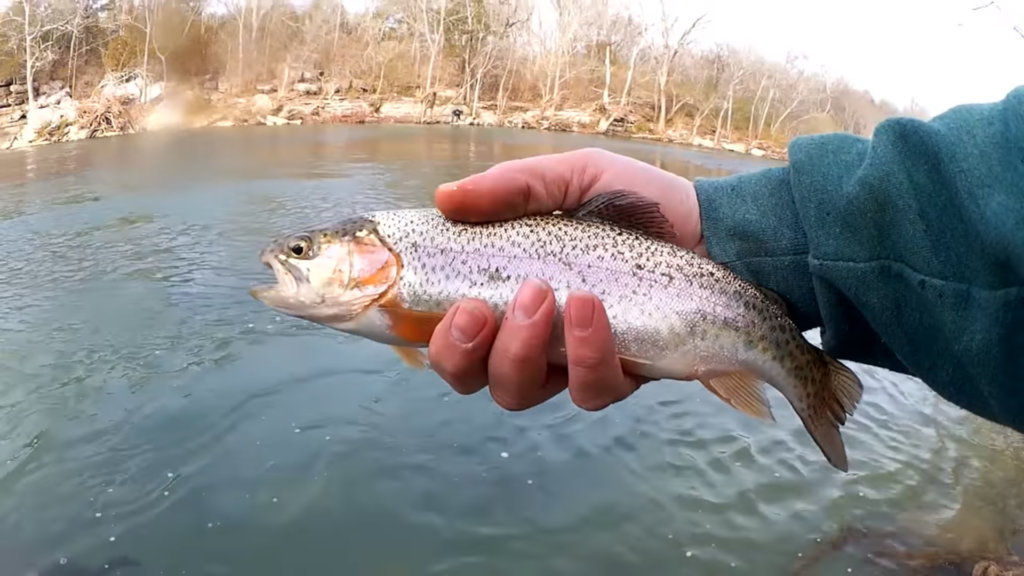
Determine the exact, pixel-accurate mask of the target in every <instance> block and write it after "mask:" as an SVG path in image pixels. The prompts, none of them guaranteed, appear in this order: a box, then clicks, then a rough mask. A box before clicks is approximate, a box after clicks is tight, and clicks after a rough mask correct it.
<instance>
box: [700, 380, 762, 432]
mask: <svg viewBox="0 0 1024 576" xmlns="http://www.w3.org/2000/svg"><path fill="white" fill-rule="evenodd" d="M700 383H701V384H703V385H704V387H705V388H707V389H708V390H710V391H711V392H712V393H713V394H714V395H715V396H718V397H719V398H720V399H721V400H722V401H723V402H725V403H726V404H728V405H729V406H732V407H733V408H735V409H737V410H739V411H740V412H743V413H744V414H746V415H748V416H753V417H754V418H757V419H758V420H764V421H767V422H775V415H774V414H772V408H771V405H770V404H769V403H768V396H767V395H765V391H764V382H762V381H761V380H760V379H759V378H758V377H757V376H755V375H754V374H751V373H750V372H727V373H725V374H722V375H720V376H715V377H714V378H702V379H701V380H700Z"/></svg>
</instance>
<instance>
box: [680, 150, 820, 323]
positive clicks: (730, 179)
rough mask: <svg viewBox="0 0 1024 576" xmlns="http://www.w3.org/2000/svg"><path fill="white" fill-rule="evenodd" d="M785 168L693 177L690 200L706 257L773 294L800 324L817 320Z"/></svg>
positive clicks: (800, 227)
mask: <svg viewBox="0 0 1024 576" xmlns="http://www.w3.org/2000/svg"><path fill="white" fill-rule="evenodd" d="M789 177H790V172H789V168H788V167H782V168H769V169H764V170H758V171H755V172H748V173H742V174H736V175H733V176H727V177H724V178H698V179H697V180H695V181H694V198H695V202H696V204H697V207H698V210H697V211H696V214H697V218H698V219H699V223H698V228H697V229H698V230H700V231H701V234H700V237H701V242H702V243H703V248H704V250H705V253H706V254H707V257H708V258H710V259H711V260H714V261H715V262H718V263H720V264H722V265H724V266H726V267H728V268H729V269H730V270H732V271H733V272H734V273H736V274H737V275H738V276H740V277H741V278H743V279H745V280H747V281H749V282H752V283H754V284H756V285H758V286H762V287H764V288H767V289H769V290H772V291H774V292H776V293H777V294H779V296H781V297H782V298H783V300H785V301H786V304H787V306H789V307H790V312H791V313H792V315H793V318H794V320H795V321H796V322H797V325H798V326H800V327H801V328H805V327H807V328H809V327H813V326H817V325H818V324H819V323H820V313H819V312H818V307H817V300H816V296H815V293H814V287H813V284H812V281H811V272H810V265H809V264H808V246H807V237H806V235H805V233H804V228H803V225H802V223H801V221H800V218H799V214H798V212H797V209H796V205H795V203H794V201H793V195H792V190H791V188H790V181H789Z"/></svg>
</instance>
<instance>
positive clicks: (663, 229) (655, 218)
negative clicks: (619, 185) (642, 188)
mask: <svg viewBox="0 0 1024 576" xmlns="http://www.w3.org/2000/svg"><path fill="white" fill-rule="evenodd" d="M563 216H565V217H568V218H575V219H577V220H592V221H598V222H605V223H608V224H613V225H615V226H618V227H620V228H626V229H629V230H633V231H635V232H640V233H642V234H646V235H648V236H651V237H654V238H657V239H659V240H663V241H665V242H671V243H675V242H677V241H678V239H679V237H678V235H677V234H676V229H675V228H674V227H673V226H672V223H671V222H669V220H668V218H666V217H665V215H664V214H662V212H661V205H660V204H658V203H657V202H655V201H654V200H651V199H650V198H647V197H645V196H642V195H640V194H637V193H636V192H630V191H629V190H613V191H611V192H603V193H601V194H598V195H596V196H593V197H591V198H590V199H589V200H587V201H586V202H584V203H582V204H580V205H579V206H578V207H577V208H576V209H575V210H570V211H566V212H565V213H564V214H563Z"/></svg>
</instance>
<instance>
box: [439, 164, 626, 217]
mask: <svg viewBox="0 0 1024 576" xmlns="http://www.w3.org/2000/svg"><path fill="white" fill-rule="evenodd" d="M603 154H607V153H606V152H604V151H603V150H599V149H590V148H587V149H582V150H574V151H571V152H564V153H560V154H546V155H542V156H533V157H530V158H522V159H518V160H509V161H507V162H501V163H499V164H496V165H494V166H492V167H491V168H490V169H488V170H486V171H484V172H480V173H478V174H473V175H471V176H469V177H467V178H464V179H462V180H459V181H457V182H451V183H448V184H442V185H441V186H439V187H438V189H437V191H436V192H435V195H434V202H435V204H436V205H437V208H438V210H440V211H441V212H442V213H443V214H444V215H445V216H447V217H449V218H451V219H453V220H462V221H466V222H480V221H494V220H507V219H511V218H518V217H520V216H524V215H527V214H544V213H550V212H553V211H555V210H562V209H569V208H574V207H575V206H577V205H578V204H579V202H580V198H581V197H582V196H583V194H584V192H586V191H588V190H590V188H592V184H593V182H594V181H595V180H596V179H597V178H598V177H599V172H598V171H597V170H595V159H596V158H598V157H599V156H601V155H603Z"/></svg>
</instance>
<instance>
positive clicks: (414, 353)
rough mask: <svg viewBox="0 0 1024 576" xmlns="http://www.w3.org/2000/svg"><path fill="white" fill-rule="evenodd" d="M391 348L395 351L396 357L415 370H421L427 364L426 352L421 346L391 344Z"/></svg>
mask: <svg viewBox="0 0 1024 576" xmlns="http://www.w3.org/2000/svg"><path fill="white" fill-rule="evenodd" d="M391 349H392V350H394V351H395V354H398V357H399V358H401V359H402V362H405V363H406V365H408V366H412V367H413V368H416V369H417V370H422V369H424V368H426V367H427V366H428V365H429V364H428V362H427V354H426V353H425V352H423V350H422V349H421V348H412V347H409V346H392V347H391Z"/></svg>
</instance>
